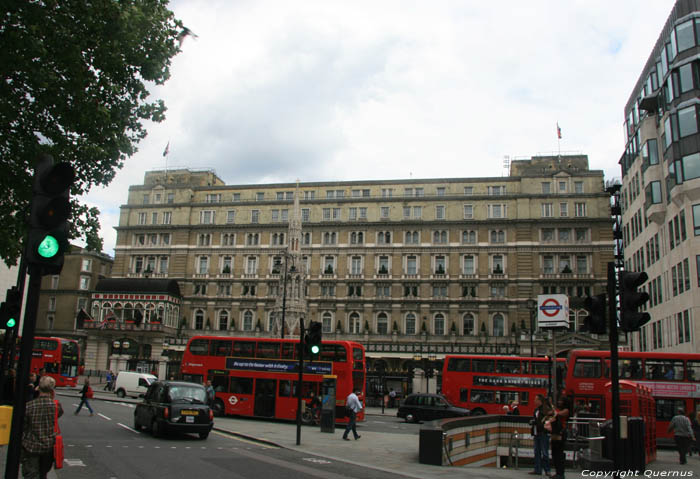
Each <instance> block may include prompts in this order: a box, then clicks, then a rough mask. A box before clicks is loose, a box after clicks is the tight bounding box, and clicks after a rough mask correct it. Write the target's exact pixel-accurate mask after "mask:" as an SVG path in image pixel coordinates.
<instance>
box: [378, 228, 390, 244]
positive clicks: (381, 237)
mask: <svg viewBox="0 0 700 479" xmlns="http://www.w3.org/2000/svg"><path fill="white" fill-rule="evenodd" d="M377 243H379V244H391V232H390V231H380V232H379V233H377Z"/></svg>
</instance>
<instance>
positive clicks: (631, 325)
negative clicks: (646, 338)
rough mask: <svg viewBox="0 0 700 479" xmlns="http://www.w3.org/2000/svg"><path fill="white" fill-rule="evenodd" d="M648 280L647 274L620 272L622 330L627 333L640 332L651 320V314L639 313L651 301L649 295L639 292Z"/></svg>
mask: <svg viewBox="0 0 700 479" xmlns="http://www.w3.org/2000/svg"><path fill="white" fill-rule="evenodd" d="M648 279H649V276H648V275H647V274H646V273H645V272H641V273H634V272H631V271H622V272H620V329H621V330H623V331H625V332H628V333H629V332H632V331H639V330H640V328H641V327H642V326H643V325H645V324H646V323H647V322H649V320H650V319H651V316H650V315H649V313H642V312H640V311H639V307H640V306H643V305H644V303H646V302H647V301H649V293H647V292H646V291H637V288H638V287H640V286H641V285H643V284H644V283H646V281H647V280H648Z"/></svg>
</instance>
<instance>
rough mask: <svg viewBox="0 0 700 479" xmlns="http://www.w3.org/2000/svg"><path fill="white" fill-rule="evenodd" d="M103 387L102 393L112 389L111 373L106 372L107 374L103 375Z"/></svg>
mask: <svg viewBox="0 0 700 479" xmlns="http://www.w3.org/2000/svg"><path fill="white" fill-rule="evenodd" d="M105 381H107V382H106V383H105V387H104V388H103V389H102V390H103V391H111V389H112V371H107V374H106V375H105Z"/></svg>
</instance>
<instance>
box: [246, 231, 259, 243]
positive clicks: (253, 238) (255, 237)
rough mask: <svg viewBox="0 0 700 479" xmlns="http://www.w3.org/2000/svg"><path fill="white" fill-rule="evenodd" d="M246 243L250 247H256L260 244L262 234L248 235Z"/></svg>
mask: <svg viewBox="0 0 700 479" xmlns="http://www.w3.org/2000/svg"><path fill="white" fill-rule="evenodd" d="M245 243H246V244H247V245H248V246H255V245H257V244H260V234H259V233H248V234H247V235H246V237H245Z"/></svg>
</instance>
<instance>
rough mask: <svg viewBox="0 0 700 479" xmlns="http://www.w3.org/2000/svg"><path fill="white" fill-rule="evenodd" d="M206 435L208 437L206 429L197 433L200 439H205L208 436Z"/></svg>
mask: <svg viewBox="0 0 700 479" xmlns="http://www.w3.org/2000/svg"><path fill="white" fill-rule="evenodd" d="M208 437H209V431H207V432H200V433H199V438H200V439H202V440H204V439H206V438H208Z"/></svg>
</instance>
